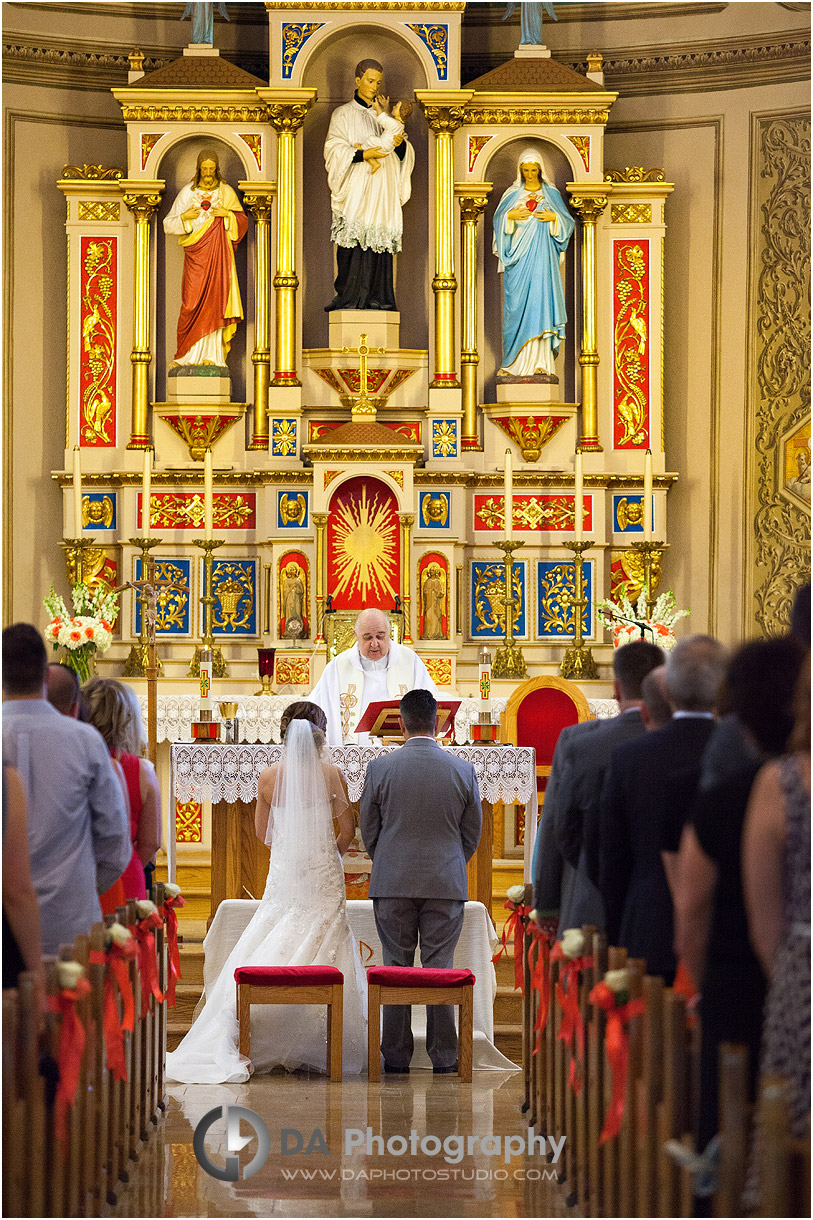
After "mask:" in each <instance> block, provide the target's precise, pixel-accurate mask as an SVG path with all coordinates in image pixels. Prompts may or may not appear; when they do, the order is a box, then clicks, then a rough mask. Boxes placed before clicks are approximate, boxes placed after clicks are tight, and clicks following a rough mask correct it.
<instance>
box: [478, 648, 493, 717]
mask: <svg viewBox="0 0 813 1220" xmlns="http://www.w3.org/2000/svg"><path fill="white" fill-rule="evenodd" d="M477 669H478V676H479V688H480V712H481V713H483V712H484V713H486V714H487V716H488V718H489V720H490V719H491V653H490V652H489V651H488V649H487V648H484V649H482V651H481V652H480V655H479V656H478V658H477Z"/></svg>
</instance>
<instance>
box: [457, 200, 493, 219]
mask: <svg viewBox="0 0 813 1220" xmlns="http://www.w3.org/2000/svg"><path fill="white" fill-rule="evenodd" d="M457 202H458V203H459V204H460V218H461V220H462V221H463V222H464V224H477V221H478V220H479V219H480V217H481V216H482V214H483V212H484V211H485V210H486V204H487V203H488V196H487V195H460V196H459V197H458V200H457Z"/></svg>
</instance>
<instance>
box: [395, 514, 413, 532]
mask: <svg viewBox="0 0 813 1220" xmlns="http://www.w3.org/2000/svg"><path fill="white" fill-rule="evenodd" d="M398 520H399V521H400V522H401V526H402V528H403V529H405V530H411V529H412V527H413V525H414V524H415V517H414V515H413V514H412V513H399V514H398Z"/></svg>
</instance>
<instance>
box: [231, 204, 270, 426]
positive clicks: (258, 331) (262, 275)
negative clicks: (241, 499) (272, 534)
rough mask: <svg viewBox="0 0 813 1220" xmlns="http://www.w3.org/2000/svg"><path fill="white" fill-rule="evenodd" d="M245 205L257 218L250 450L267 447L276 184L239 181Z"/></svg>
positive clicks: (255, 219)
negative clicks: (271, 233)
mask: <svg viewBox="0 0 813 1220" xmlns="http://www.w3.org/2000/svg"><path fill="white" fill-rule="evenodd" d="M238 186H239V187H240V189H241V190H242V192H243V202H244V203H245V205H246V207H247V208H248V210H249V211H250V212H251V215H252V216H253V217H254V221H255V225H254V351H253V352H252V353H251V363H252V364H253V365H254V433H253V435H252V437H251V444H250V445H249V449H267V448H268V386H269V383H270V380H271V347H270V343H271V330H270V325H269V319H270V304H271V302H270V300H269V291H268V290H269V287H270V284H269V281H270V278H271V246H270V228H271V209H272V206H273V203H272V201H273V198H274V195H275V194H276V192H277V186H276V183H275V182H240V183H238Z"/></svg>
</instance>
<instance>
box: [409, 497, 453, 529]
mask: <svg viewBox="0 0 813 1220" xmlns="http://www.w3.org/2000/svg"><path fill="white" fill-rule="evenodd" d="M417 524H418V528H419V529H429V530H447V529H449V527H450V526H451V524H452V493H451V492H450V491H422V492H421V495H420V513H419V518H418V523H417Z"/></svg>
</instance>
